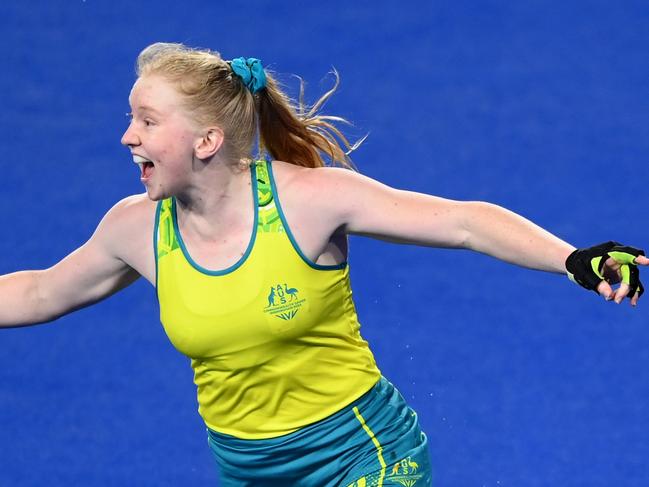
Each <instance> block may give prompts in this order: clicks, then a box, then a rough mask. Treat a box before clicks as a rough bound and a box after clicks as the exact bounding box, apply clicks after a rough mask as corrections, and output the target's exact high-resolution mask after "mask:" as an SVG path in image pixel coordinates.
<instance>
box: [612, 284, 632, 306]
mask: <svg viewBox="0 0 649 487" xmlns="http://www.w3.org/2000/svg"><path fill="white" fill-rule="evenodd" d="M630 289H631V288H630V286H629V285H628V284H627V283H626V282H622V283H621V284H620V287H618V288H617V291H615V294H614V295H613V300H614V301H615V302H616V303H617V304H620V303H621V302H622V301H623V300H624V298H626V297H627V295H628V294H629V290H630Z"/></svg>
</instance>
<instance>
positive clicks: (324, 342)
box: [154, 163, 380, 438]
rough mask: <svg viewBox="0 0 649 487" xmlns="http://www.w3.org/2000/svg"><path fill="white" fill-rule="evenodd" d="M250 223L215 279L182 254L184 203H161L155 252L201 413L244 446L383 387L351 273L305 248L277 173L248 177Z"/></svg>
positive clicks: (172, 331) (167, 320)
mask: <svg viewBox="0 0 649 487" xmlns="http://www.w3.org/2000/svg"><path fill="white" fill-rule="evenodd" d="M251 176H252V178H251V183H252V184H251V186H252V187H251V192H252V194H253V195H254V196H255V198H252V199H253V201H254V208H253V209H254V222H255V224H254V225H253V229H252V232H251V236H250V238H249V239H248V240H249V241H248V243H247V247H246V248H245V251H244V252H243V255H241V256H240V257H239V259H238V260H237V261H236V262H234V263H233V265H231V266H230V267H228V268H226V269H207V268H205V267H203V266H202V265H201V264H200V263H198V262H196V261H195V260H194V259H193V257H192V254H191V252H189V249H188V247H187V245H186V244H185V242H184V240H183V236H182V232H181V229H180V226H179V220H178V208H177V202H176V200H175V199H173V198H169V199H167V200H164V201H162V202H160V204H159V205H158V212H157V217H156V229H155V232H154V234H155V237H154V241H155V244H156V249H157V250H156V252H157V253H156V255H157V291H158V298H159V301H160V310H161V321H162V323H163V326H164V327H165V330H166V332H167V334H168V336H169V338H170V339H171V341H172V343H173V344H174V345H175V346H176V348H177V349H178V350H180V351H181V352H182V353H184V354H186V355H187V356H189V357H191V358H192V366H193V368H194V372H195V382H196V385H197V387H198V399H199V411H200V413H201V415H202V416H203V418H204V420H205V422H206V423H207V425H208V426H209V427H210V428H212V429H213V430H216V431H219V432H222V433H226V434H231V435H234V436H237V437H239V438H269V437H275V436H280V435H284V434H287V433H290V432H292V431H295V430H297V429H299V428H301V427H303V426H306V425H308V424H311V423H314V422H316V421H319V420H320V419H323V418H324V417H326V416H328V415H330V414H333V413H334V412H336V411H338V410H340V409H341V408H342V407H344V406H345V405H347V404H349V402H351V401H353V400H354V399H355V398H357V397H359V396H360V395H362V394H363V393H365V392H366V391H367V390H368V389H369V388H370V387H372V385H374V384H375V383H376V381H377V380H378V378H379V376H380V372H379V371H378V369H377V367H376V364H375V362H374V358H373V356H372V353H371V352H370V350H369V348H368V346H367V343H366V342H365V341H364V340H363V339H362V337H361V336H360V333H359V327H360V325H359V323H358V319H357V316H356V312H355V308H354V304H353V301H352V298H351V288H350V283H349V268H348V266H347V265H346V263H340V264H335V265H328V266H323V265H319V264H317V263H314V262H312V261H311V260H310V259H309V258H308V257H307V256H306V255H304V253H303V252H302V250H301V249H300V246H299V245H298V243H297V242H296V240H295V238H294V235H293V234H292V231H291V226H290V225H289V223H288V220H287V218H286V215H285V214H284V213H283V211H282V205H281V203H280V198H279V197H278V196H279V195H278V190H277V187H276V185H275V181H274V178H273V171H272V166H271V165H270V164H268V165H266V163H259V164H257V165H255V166H253V170H252V173H251Z"/></svg>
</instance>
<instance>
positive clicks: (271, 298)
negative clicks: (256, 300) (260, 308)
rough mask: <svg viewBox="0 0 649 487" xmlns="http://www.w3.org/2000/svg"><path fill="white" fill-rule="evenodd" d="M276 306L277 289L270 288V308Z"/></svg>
mask: <svg viewBox="0 0 649 487" xmlns="http://www.w3.org/2000/svg"><path fill="white" fill-rule="evenodd" d="M270 306H275V288H274V287H271V288H270V294H269V295H268V307H270Z"/></svg>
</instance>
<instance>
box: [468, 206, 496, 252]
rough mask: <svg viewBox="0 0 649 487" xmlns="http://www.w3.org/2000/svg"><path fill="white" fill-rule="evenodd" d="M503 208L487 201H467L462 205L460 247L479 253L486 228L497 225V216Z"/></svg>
mask: <svg viewBox="0 0 649 487" xmlns="http://www.w3.org/2000/svg"><path fill="white" fill-rule="evenodd" d="M501 210H502V208H501V207H500V206H498V205H494V204H493V203H487V202H485V201H465V202H462V203H460V210H459V211H460V212H461V213H460V214H461V218H460V221H461V225H460V230H459V239H460V242H461V243H460V245H459V247H461V248H463V249H466V250H476V251H479V250H480V248H481V245H480V239H481V235H482V233H483V231H484V228H493V227H494V226H495V225H497V218H496V214H497V213H498V212H499V211H501Z"/></svg>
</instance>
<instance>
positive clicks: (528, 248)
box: [318, 169, 575, 274]
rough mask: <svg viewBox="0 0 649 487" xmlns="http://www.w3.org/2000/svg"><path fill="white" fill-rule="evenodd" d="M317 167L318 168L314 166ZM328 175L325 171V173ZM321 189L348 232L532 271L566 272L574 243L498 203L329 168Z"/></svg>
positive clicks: (333, 216)
mask: <svg viewBox="0 0 649 487" xmlns="http://www.w3.org/2000/svg"><path fill="white" fill-rule="evenodd" d="M318 171H321V170H320V169H318ZM325 172H326V173H327V174H326V175H325V174H324V173H325ZM322 176H324V177H322V178H318V179H319V181H320V182H319V185H320V192H321V193H322V192H323V191H324V192H325V194H326V195H327V196H328V198H326V199H327V205H328V208H329V209H330V210H331V209H333V214H332V215H331V217H332V218H333V219H335V220H336V221H335V222H334V223H332V225H334V226H335V227H337V226H341V227H342V228H343V229H344V230H345V232H346V233H349V234H354V235H365V236H370V237H374V238H379V239H382V240H388V241H391V242H398V243H406V244H415V245H424V246H428V247H446V248H464V249H470V250H475V251H477V252H481V253H483V254H487V255H490V256H492V257H495V258H497V259H500V260H504V261H506V262H510V263H512V264H516V265H519V266H523V267H527V268H530V269H539V270H543V271H549V272H556V273H563V274H565V273H566V269H565V261H566V258H567V257H568V255H569V254H570V253H571V252H572V251H573V250H574V249H575V248H574V247H573V246H571V245H569V244H567V243H566V242H564V241H562V240H561V239H559V238H558V237H555V236H554V235H552V234H551V233H549V232H547V231H545V230H543V229H542V228H541V227H539V226H538V225H535V224H534V223H532V222H530V221H529V220H526V219H525V218H523V217H521V216H520V215H517V214H515V213H513V212H511V211H509V210H506V209H505V208H502V207H500V206H497V205H494V204H491V203H484V202H480V201H454V200H449V199H445V198H440V197H437V196H430V195H427V194H421V193H415V192H412V191H403V190H398V189H394V188H391V187H389V186H386V185H384V184H382V183H379V182H378V181H375V180H373V179H370V178H368V177H366V176H363V175H361V174H358V173H354V172H352V171H348V170H344V169H327V170H324V171H322Z"/></svg>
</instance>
